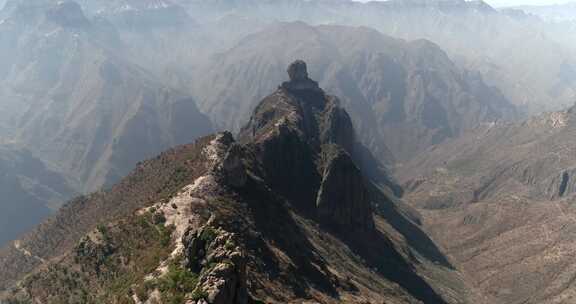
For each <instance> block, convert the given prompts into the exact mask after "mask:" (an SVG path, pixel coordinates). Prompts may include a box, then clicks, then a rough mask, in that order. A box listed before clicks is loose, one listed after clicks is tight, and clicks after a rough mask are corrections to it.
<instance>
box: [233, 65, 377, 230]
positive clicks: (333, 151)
mask: <svg viewBox="0 0 576 304" xmlns="http://www.w3.org/2000/svg"><path fill="white" fill-rule="evenodd" d="M288 75H289V77H290V81H289V82H285V83H284V84H283V85H282V86H281V87H280V88H279V89H278V91H276V92H275V93H273V94H272V95H270V96H268V97H266V98H265V99H264V100H263V101H262V102H261V103H260V105H259V106H258V107H257V108H256V110H255V111H254V114H253V116H252V118H251V120H250V123H249V124H248V125H247V126H246V127H245V128H243V130H242V132H241V133H240V141H241V142H242V143H245V144H247V145H248V146H251V147H253V148H254V150H255V153H256V154H257V155H258V159H260V161H261V163H262V167H263V169H264V171H265V172H264V173H265V175H266V178H265V180H266V181H267V182H268V184H269V185H270V187H271V188H272V189H273V190H274V191H275V192H276V193H279V194H280V195H282V196H284V197H286V198H287V199H288V200H289V201H290V202H291V203H292V205H293V206H295V207H296V208H298V209H299V210H300V211H304V212H305V213H307V214H309V215H315V216H318V218H319V219H321V220H322V221H323V222H326V223H330V224H336V225H339V226H344V227H349V228H352V229H357V228H358V229H371V228H373V227H374V223H373V220H372V209H371V207H370V200H369V198H368V196H369V194H368V192H367V191H366V187H365V185H364V182H365V181H364V178H363V177H362V174H361V173H360V170H359V169H358V168H357V167H356V165H355V164H354V161H353V160H352V158H351V156H350V155H351V154H352V153H353V150H354V145H355V144H356V142H355V136H354V128H353V125H352V121H351V119H350V116H349V115H348V114H347V113H346V111H345V110H343V109H342V108H340V107H339V102H338V100H337V99H336V98H335V97H332V96H328V95H326V94H325V93H324V91H323V90H322V89H320V88H319V87H318V85H317V83H316V82H314V81H313V80H311V79H309V78H308V71H307V68H306V63H304V62H303V61H296V62H294V63H292V64H291V65H290V67H289V68H288Z"/></svg>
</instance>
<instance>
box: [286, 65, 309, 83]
mask: <svg viewBox="0 0 576 304" xmlns="http://www.w3.org/2000/svg"><path fill="white" fill-rule="evenodd" d="M288 76H290V81H292V82H298V81H306V80H309V78H308V68H307V67H306V62H304V61H302V60H296V61H294V62H293V63H292V64H290V66H288Z"/></svg>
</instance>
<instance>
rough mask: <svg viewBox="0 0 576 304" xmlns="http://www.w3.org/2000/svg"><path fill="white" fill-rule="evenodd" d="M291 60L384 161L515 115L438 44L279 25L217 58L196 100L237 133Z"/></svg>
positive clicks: (332, 28) (356, 30) (360, 30)
mask: <svg viewBox="0 0 576 304" xmlns="http://www.w3.org/2000/svg"><path fill="white" fill-rule="evenodd" d="M295 57H301V58H305V59H306V60H307V61H308V62H311V63H313V64H314V65H315V66H317V67H318V68H317V69H316V71H315V75H314V77H315V78H316V79H319V80H320V83H321V85H322V86H323V87H325V88H326V89H327V90H328V91H329V92H332V93H334V94H337V95H338V96H340V97H341V99H342V101H343V106H344V107H345V108H346V109H347V110H348V112H349V113H350V115H351V116H352V119H353V121H354V124H355V125H356V126H357V128H358V134H360V139H361V141H362V142H363V143H364V144H365V145H366V146H368V147H369V148H370V149H371V151H373V152H374V154H375V155H376V156H377V157H379V158H380V159H381V160H387V161H392V160H393V159H395V158H396V159H397V160H399V161H404V160H407V159H409V158H410V157H412V156H413V155H415V154H416V153H417V152H419V151H421V150H422V149H425V148H426V147H428V146H429V145H431V144H435V143H439V142H441V141H443V140H444V139H446V138H450V137H453V136H456V135H458V134H460V133H461V132H462V131H463V130H466V129H468V128H472V127H475V126H476V125H477V124H479V123H481V122H490V121H496V120H500V119H506V118H511V117H514V112H515V109H514V107H513V106H512V105H511V104H510V103H509V102H508V101H507V100H506V99H505V98H504V97H503V96H502V95H501V94H500V92H499V91H498V90H497V89H494V88H492V87H489V86H488V85H486V84H485V83H484V82H483V80H482V77H481V76H480V75H479V74H478V73H474V72H470V71H466V70H462V69H460V68H458V67H457V66H456V65H455V64H454V63H453V62H452V61H450V59H449V58H448V56H447V55H446V54H445V53H444V52H443V51H442V50H441V49H440V48H439V47H438V46H436V45H434V44H433V43H430V42H428V41H413V42H406V41H402V40H397V39H393V38H390V37H387V36H384V35H381V34H379V33H378V32H376V31H374V30H370V29H367V28H355V27H344V26H317V27H314V26H309V25H307V24H304V23H301V22H295V23H280V24H276V25H274V26H272V27H269V28H268V29H266V30H265V31H262V32H260V33H257V34H254V35H251V36H249V37H247V38H245V39H244V40H243V41H241V42H240V43H239V44H238V45H236V47H234V48H232V49H231V50H229V51H227V52H226V53H224V54H222V55H220V56H217V58H216V59H215V60H213V61H211V62H210V63H209V64H208V65H207V66H206V67H205V68H204V69H202V72H201V73H199V75H202V76H201V77H200V78H198V80H197V81H195V82H194V83H195V84H197V86H195V87H194V92H195V94H196V97H197V98H196V99H197V100H198V102H199V105H200V107H201V108H202V110H203V111H204V112H206V113H207V114H208V115H209V116H210V117H211V118H212V119H213V121H214V122H215V123H216V124H218V125H220V126H221V127H224V128H233V129H236V128H238V126H239V125H240V123H241V121H243V120H244V119H245V117H247V115H248V114H249V113H250V111H251V110H252V109H253V108H254V106H255V104H254V103H253V100H258V99H259V98H261V97H263V96H264V94H265V93H266V92H268V91H269V90H271V89H273V88H274V86H275V84H276V83H278V82H279V81H280V80H281V79H282V75H281V73H279V72H278V71H279V70H281V68H280V67H281V66H283V65H286V64H288V63H289V62H290V60H291V58H295Z"/></svg>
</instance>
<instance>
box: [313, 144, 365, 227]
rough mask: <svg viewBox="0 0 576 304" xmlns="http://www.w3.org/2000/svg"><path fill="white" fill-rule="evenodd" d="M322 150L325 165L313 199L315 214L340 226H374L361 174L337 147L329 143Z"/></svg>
mask: <svg viewBox="0 0 576 304" xmlns="http://www.w3.org/2000/svg"><path fill="white" fill-rule="evenodd" d="M325 150H327V151H324V152H323V153H324V155H323V158H327V159H326V160H324V161H325V162H326V167H325V168H324V172H323V177H322V184H321V185H320V190H319V191H318V198H317V200H316V205H317V207H318V216H319V217H320V218H321V219H323V220H326V221H328V222H334V223H336V224H338V225H340V226H342V227H350V228H352V229H363V230H367V231H370V230H372V229H374V221H373V219H372V201H371V199H370V193H369V192H368V190H367V189H366V186H365V183H366V181H365V180H364V177H363V176H362V173H361V172H360V170H358V168H357V167H356V165H355V164H354V162H353V161H352V159H351V158H350V155H348V154H347V153H346V152H344V151H342V150H341V149H340V148H338V147H335V146H329V147H327V148H325Z"/></svg>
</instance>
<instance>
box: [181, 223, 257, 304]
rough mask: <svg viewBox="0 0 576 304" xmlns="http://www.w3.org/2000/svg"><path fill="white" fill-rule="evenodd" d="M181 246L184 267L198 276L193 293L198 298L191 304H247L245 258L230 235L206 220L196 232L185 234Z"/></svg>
mask: <svg viewBox="0 0 576 304" xmlns="http://www.w3.org/2000/svg"><path fill="white" fill-rule="evenodd" d="M183 244H184V248H185V249H184V254H185V258H186V267H188V268H189V269H190V270H191V271H192V272H195V273H199V274H200V277H199V282H198V285H197V286H196V290H195V293H196V294H198V295H201V296H200V299H198V300H196V302H192V303H197V304H200V303H207V304H245V303H248V298H249V296H248V289H247V286H246V260H247V257H246V255H245V253H244V252H243V251H242V249H241V248H240V247H239V246H238V245H237V244H238V242H237V241H236V235H235V234H234V233H230V232H227V231H224V230H223V229H221V228H214V227H213V226H211V221H209V222H208V223H207V224H206V225H205V226H203V227H202V228H200V229H199V230H197V231H194V230H189V231H187V232H186V233H185V235H184V237H183Z"/></svg>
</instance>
